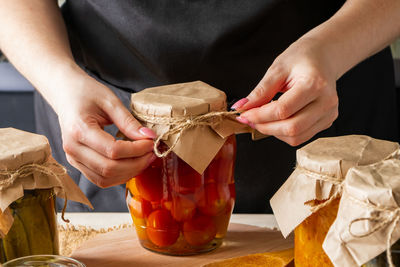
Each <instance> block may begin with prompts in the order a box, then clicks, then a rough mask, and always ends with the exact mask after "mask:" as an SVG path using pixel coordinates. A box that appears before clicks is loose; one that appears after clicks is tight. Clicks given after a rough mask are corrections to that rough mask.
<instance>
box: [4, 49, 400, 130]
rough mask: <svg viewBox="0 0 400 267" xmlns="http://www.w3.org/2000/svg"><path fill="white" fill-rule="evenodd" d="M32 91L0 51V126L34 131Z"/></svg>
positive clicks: (399, 72)
mask: <svg viewBox="0 0 400 267" xmlns="http://www.w3.org/2000/svg"><path fill="white" fill-rule="evenodd" d="M394 67H395V73H396V85H397V90H398V94H397V98H398V101H399V103H400V59H395V60H394ZM33 91H34V88H33V86H32V85H31V84H30V83H29V82H28V81H27V80H26V79H25V78H24V77H22V76H21V75H20V74H19V73H18V71H17V70H16V69H15V68H14V67H13V66H12V65H11V64H10V63H8V62H7V60H6V59H5V57H4V56H3V55H2V54H1V51H0V128H5V127H14V128H17V129H21V130H25V131H30V132H35V115H34V109H33V101H34V100H33ZM399 118H400V116H399ZM399 125H400V121H399Z"/></svg>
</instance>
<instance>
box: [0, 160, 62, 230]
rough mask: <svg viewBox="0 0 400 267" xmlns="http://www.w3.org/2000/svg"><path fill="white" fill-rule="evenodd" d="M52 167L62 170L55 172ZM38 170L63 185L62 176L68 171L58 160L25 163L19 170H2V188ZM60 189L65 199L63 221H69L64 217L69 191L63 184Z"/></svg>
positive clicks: (0, 171) (0, 178)
mask: <svg viewBox="0 0 400 267" xmlns="http://www.w3.org/2000/svg"><path fill="white" fill-rule="evenodd" d="M50 167H55V168H56V169H58V170H60V172H55V171H53V170H52V169H51V168H50ZM37 172H39V173H42V174H44V175H47V176H49V177H54V178H55V179H56V180H57V181H58V182H59V183H60V185H62V184H63V183H62V180H61V179H62V178H61V177H62V176H63V175H65V174H66V173H67V170H66V169H65V168H64V167H63V166H62V165H60V164H58V163H56V162H51V163H49V162H47V163H45V164H43V165H41V164H35V163H32V164H26V165H23V166H22V167H20V168H19V169H17V170H0V190H3V189H5V188H8V187H10V186H11V185H13V184H14V182H15V181H16V180H17V179H18V178H22V177H27V176H30V175H33V174H34V173H37ZM60 190H61V192H62V193H63V194H64V199H65V201H64V207H63V209H62V213H61V218H62V220H63V221H65V222H67V223H69V220H68V219H65V218H64V215H65V210H66V209H67V201H68V199H67V193H66V192H65V190H64V189H63V187H62V186H61V187H60Z"/></svg>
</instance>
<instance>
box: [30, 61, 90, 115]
mask: <svg viewBox="0 0 400 267" xmlns="http://www.w3.org/2000/svg"><path fill="white" fill-rule="evenodd" d="M45 73H46V74H45V75H42V77H44V79H43V80H41V81H40V82H39V85H38V87H37V88H38V90H39V91H40V92H41V93H42V95H43V96H44V98H45V99H46V100H47V102H48V103H49V104H50V105H51V106H52V108H53V109H54V111H55V112H56V113H57V114H58V115H60V109H61V108H62V107H63V106H65V103H66V102H68V100H69V99H70V96H71V95H73V92H74V91H79V90H81V88H82V85H83V83H84V81H85V80H86V79H88V77H89V76H88V75H87V74H86V73H85V72H84V71H83V70H82V69H81V68H80V67H79V66H78V65H77V64H76V63H75V62H74V61H67V62H62V63H59V64H51V68H49V70H48V71H46V72H45Z"/></svg>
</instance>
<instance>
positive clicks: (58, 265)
mask: <svg viewBox="0 0 400 267" xmlns="http://www.w3.org/2000/svg"><path fill="white" fill-rule="evenodd" d="M17 266H18V267H28V266H29V267H37V266H40V267H85V266H86V265H85V264H83V263H82V262H79V261H77V260H75V259H73V258H68V257H64V256H58V255H33V256H26V257H22V258H17V259H13V260H11V261H8V262H6V263H4V264H3V267H17Z"/></svg>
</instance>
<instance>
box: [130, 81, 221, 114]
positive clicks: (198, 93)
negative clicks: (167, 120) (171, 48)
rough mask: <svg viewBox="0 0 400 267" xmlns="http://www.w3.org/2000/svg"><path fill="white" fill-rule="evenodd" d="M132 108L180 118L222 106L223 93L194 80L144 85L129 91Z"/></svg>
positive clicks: (144, 112)
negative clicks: (145, 86) (131, 92)
mask: <svg viewBox="0 0 400 267" xmlns="http://www.w3.org/2000/svg"><path fill="white" fill-rule="evenodd" d="M131 105H132V109H134V110H135V111H136V112H138V113H141V114H146V115H154V116H161V117H180V116H191V115H192V116H194V115H200V114H204V113H207V112H210V111H220V110H225V109H226V95H225V93H224V92H222V91H220V90H218V89H217V88H214V87H212V86H210V85H208V84H206V83H204V82H201V81H195V82H188V83H178V84H171V85H165V86H158V87H152V88H147V89H145V90H143V91H141V92H139V93H136V94H132V97H131Z"/></svg>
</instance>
